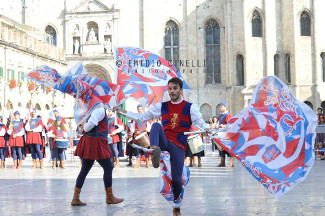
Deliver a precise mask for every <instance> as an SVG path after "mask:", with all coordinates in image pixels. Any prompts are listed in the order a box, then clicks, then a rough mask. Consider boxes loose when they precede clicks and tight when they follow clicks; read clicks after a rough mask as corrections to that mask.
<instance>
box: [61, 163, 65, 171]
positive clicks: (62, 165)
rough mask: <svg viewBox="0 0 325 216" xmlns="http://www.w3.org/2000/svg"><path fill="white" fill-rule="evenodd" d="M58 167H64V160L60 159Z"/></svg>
mask: <svg viewBox="0 0 325 216" xmlns="http://www.w3.org/2000/svg"><path fill="white" fill-rule="evenodd" d="M60 167H61V168H62V169H64V168H65V167H64V161H60Z"/></svg>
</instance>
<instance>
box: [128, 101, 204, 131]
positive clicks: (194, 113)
mask: <svg viewBox="0 0 325 216" xmlns="http://www.w3.org/2000/svg"><path fill="white" fill-rule="evenodd" d="M182 101H183V100H180V101H178V102H173V101H171V103H172V104H180V103H181V102H182ZM161 106H162V105H161V103H157V104H156V106H155V107H151V108H149V110H148V111H147V112H144V113H132V112H127V115H130V116H133V117H135V118H137V119H138V122H139V123H140V124H141V123H142V122H145V121H148V120H151V119H158V118H160V117H161ZM190 113H191V121H192V123H194V124H196V125H198V126H199V127H201V128H202V129H207V128H209V125H207V124H206V123H205V122H204V120H203V119H202V113H201V112H200V108H199V106H198V105H196V104H192V106H191V109H190Z"/></svg>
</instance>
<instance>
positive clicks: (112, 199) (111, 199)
mask: <svg viewBox="0 0 325 216" xmlns="http://www.w3.org/2000/svg"><path fill="white" fill-rule="evenodd" d="M105 191H106V203H107V204H118V203H121V202H123V201H124V199H123V198H121V199H120V198H116V197H114V195H113V189H112V187H109V188H105Z"/></svg>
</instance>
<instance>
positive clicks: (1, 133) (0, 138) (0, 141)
mask: <svg viewBox="0 0 325 216" xmlns="http://www.w3.org/2000/svg"><path fill="white" fill-rule="evenodd" d="M7 130H8V129H7V127H6V125H4V124H3V117H2V116H0V159H1V168H4V167H5V165H4V164H5V150H6V141H5V135H6V133H7Z"/></svg>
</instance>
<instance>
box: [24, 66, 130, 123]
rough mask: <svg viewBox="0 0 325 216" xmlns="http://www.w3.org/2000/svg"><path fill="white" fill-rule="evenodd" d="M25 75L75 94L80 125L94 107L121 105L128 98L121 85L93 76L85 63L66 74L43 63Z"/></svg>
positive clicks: (75, 113) (75, 109)
mask: <svg viewBox="0 0 325 216" xmlns="http://www.w3.org/2000/svg"><path fill="white" fill-rule="evenodd" d="M26 77H27V78H29V79H32V80H35V81H37V82H40V83H41V84H44V85H47V86H49V87H51V88H54V89H57V90H59V91H61V92H63V93H67V94H70V95H72V96H73V97H75V99H76V102H75V106H74V118H75V121H76V123H77V124H80V123H82V122H84V121H85V120H86V119H87V118H88V117H89V116H90V114H91V112H92V110H94V109H97V108H98V107H106V106H108V107H113V106H116V105H120V104H121V103H123V102H124V100H125V96H124V94H123V92H122V90H121V89H120V86H118V85H116V84H113V83H110V82H108V81H106V80H101V79H98V78H94V77H91V76H90V75H89V74H88V72H87V70H86V68H85V67H84V66H83V65H82V63H78V64H76V65H75V66H73V67H72V68H71V69H69V70H68V71H67V72H66V73H65V74H63V75H61V74H59V73H58V72H57V71H56V70H55V69H53V68H50V67H48V66H46V65H43V66H40V67H39V68H37V69H35V70H33V71H31V72H30V73H28V74H26Z"/></svg>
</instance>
